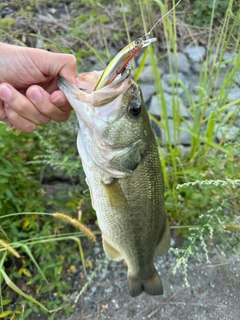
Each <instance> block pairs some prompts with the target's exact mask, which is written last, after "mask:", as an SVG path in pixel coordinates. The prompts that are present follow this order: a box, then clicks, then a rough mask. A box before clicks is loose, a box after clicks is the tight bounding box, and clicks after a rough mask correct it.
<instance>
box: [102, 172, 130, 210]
mask: <svg viewBox="0 0 240 320" xmlns="http://www.w3.org/2000/svg"><path fill="white" fill-rule="evenodd" d="M102 185H103V187H104V189H105V191H106V194H107V196H108V199H109V202H110V205H111V207H114V208H115V210H117V208H119V210H121V211H122V210H126V209H127V207H128V202H127V199H126V196H125V194H124V192H123V190H122V188H121V185H120V183H119V179H115V178H112V180H109V181H108V180H106V179H105V180H103V181H102Z"/></svg>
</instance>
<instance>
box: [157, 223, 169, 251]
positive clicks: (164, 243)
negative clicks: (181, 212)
mask: <svg viewBox="0 0 240 320" xmlns="http://www.w3.org/2000/svg"><path fill="white" fill-rule="evenodd" d="M169 246H170V229H169V223H168V220H167V219H166V223H165V229H164V232H163V234H162V236H161V239H160V241H159V243H158V244H157V247H156V250H155V253H156V254H157V255H158V256H163V255H164V254H165V253H167V252H168V249H169Z"/></svg>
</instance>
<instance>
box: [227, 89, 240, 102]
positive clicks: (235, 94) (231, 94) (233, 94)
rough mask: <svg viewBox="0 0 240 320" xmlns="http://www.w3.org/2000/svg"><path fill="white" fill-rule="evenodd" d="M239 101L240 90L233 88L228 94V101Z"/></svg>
mask: <svg viewBox="0 0 240 320" xmlns="http://www.w3.org/2000/svg"><path fill="white" fill-rule="evenodd" d="M238 99H240V89H239V88H237V87H235V88H232V89H231V90H230V91H229V93H228V100H230V101H234V100H238Z"/></svg>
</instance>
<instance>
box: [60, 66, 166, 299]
mask: <svg viewBox="0 0 240 320" xmlns="http://www.w3.org/2000/svg"><path fill="white" fill-rule="evenodd" d="M100 76H101V73H97V72H91V73H85V74H82V75H80V76H79V80H80V87H81V88H82V89H78V88H77V87H75V86H74V85H72V84H70V83H69V82H68V81H67V80H66V79H64V78H63V77H59V79H58V81H57V83H58V86H59V88H60V90H62V91H63V93H64V94H65V95H66V97H67V99H68V101H69V103H70V104H71V105H72V107H73V109H74V110H75V112H76V114H77V118H78V121H79V126H80V129H79V133H78V138H77V145H78V151H79V154H80V156H81V159H82V165H83V169H84V171H85V174H86V181H87V184H88V186H89V189H90V194H91V200H92V206H93V208H94V209H95V210H96V214H97V218H98V223H99V227H100V229H101V231H102V239H103V247H104V250H105V253H106V255H107V256H108V257H109V258H110V259H113V260H120V259H125V261H126V264H127V267H128V286H129V291H130V294H131V296H133V297H135V296H137V295H139V294H140V293H142V292H143V291H145V292H146V293H148V294H150V295H160V294H162V293H163V287H162V283H161V280H160V277H159V275H158V273H157V271H156V269H155V267H154V264H153V258H154V253H155V252H156V253H157V254H159V255H163V254H164V253H166V252H167V251H168V249H169V238H170V237H169V226H168V221H167V217H166V214H165V209H164V183H163V175H162V170H161V163H160V160H159V155H158V150H157V145H156V141H155V136H154V133H153V131H152V128H151V125H150V121H149V117H148V114H147V111H146V108H145V105H144V101H143V98H142V93H141V90H140V88H139V87H138V85H137V84H136V83H135V82H134V81H133V80H131V79H129V78H128V79H126V80H124V81H123V82H122V83H121V84H118V85H114V86H106V87H104V88H102V89H99V90H98V91H93V90H94V88H95V86H96V83H97V82H98V80H99V78H100Z"/></svg>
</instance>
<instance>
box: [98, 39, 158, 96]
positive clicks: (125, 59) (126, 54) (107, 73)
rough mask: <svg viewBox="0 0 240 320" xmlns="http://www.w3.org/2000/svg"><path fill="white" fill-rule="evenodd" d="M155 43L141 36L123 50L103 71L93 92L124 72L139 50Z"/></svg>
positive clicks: (153, 40)
mask: <svg viewBox="0 0 240 320" xmlns="http://www.w3.org/2000/svg"><path fill="white" fill-rule="evenodd" d="M155 41H157V38H151V39H147V38H146V36H143V37H141V38H138V39H136V40H134V41H133V42H131V43H130V44H128V45H127V46H126V47H125V48H123V49H122V50H121V51H120V52H119V53H118V54H117V55H116V56H115V57H114V58H113V60H112V61H111V62H110V63H109V65H108V66H107V68H106V69H105V70H104V72H103V74H102V76H101V78H100V79H99V81H98V83H97V85H96V87H95V88H94V91H96V90H98V89H100V88H102V87H105V86H107V85H109V84H110V83H112V82H113V81H114V80H115V78H116V77H117V76H118V75H119V74H121V73H122V72H123V71H124V70H125V68H126V66H127V65H128V63H129V61H130V60H131V59H132V58H133V57H134V56H135V55H136V54H137V53H138V51H139V50H141V49H142V48H145V47H147V46H148V45H150V44H151V43H152V42H155Z"/></svg>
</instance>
